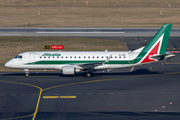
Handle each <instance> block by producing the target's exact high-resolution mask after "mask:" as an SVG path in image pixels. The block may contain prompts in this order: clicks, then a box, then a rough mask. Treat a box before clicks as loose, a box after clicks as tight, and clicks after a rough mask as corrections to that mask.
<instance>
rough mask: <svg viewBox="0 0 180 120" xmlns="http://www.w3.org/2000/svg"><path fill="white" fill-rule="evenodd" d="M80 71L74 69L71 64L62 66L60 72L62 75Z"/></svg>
mask: <svg viewBox="0 0 180 120" xmlns="http://www.w3.org/2000/svg"><path fill="white" fill-rule="evenodd" d="M78 72H80V69H76V68H75V67H73V66H64V67H62V73H63V74H64V75H74V74H75V73H78Z"/></svg>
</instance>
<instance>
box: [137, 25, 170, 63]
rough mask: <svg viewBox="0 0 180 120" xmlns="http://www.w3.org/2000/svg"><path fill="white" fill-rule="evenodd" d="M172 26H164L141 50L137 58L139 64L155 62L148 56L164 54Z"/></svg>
mask: <svg viewBox="0 0 180 120" xmlns="http://www.w3.org/2000/svg"><path fill="white" fill-rule="evenodd" d="M171 27H172V24H164V25H163V26H162V27H161V29H160V30H159V31H158V32H157V33H156V35H155V36H154V37H153V38H152V39H151V40H150V42H149V43H148V44H147V45H146V46H145V47H144V48H143V50H142V51H141V52H140V54H139V55H138V57H137V58H141V60H140V62H141V63H146V62H153V61H156V60H154V59H152V58H150V56H153V55H162V54H165V52H166V48H167V44H168V40H169V35H170V32H171Z"/></svg>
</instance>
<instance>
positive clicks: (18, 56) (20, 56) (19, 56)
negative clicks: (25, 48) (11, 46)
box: [14, 55, 22, 59]
mask: <svg viewBox="0 0 180 120" xmlns="http://www.w3.org/2000/svg"><path fill="white" fill-rule="evenodd" d="M14 58H19V59H22V55H17V56H16V57H14Z"/></svg>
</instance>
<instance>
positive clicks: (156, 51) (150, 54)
mask: <svg viewBox="0 0 180 120" xmlns="http://www.w3.org/2000/svg"><path fill="white" fill-rule="evenodd" d="M159 45H160V41H159V42H158V43H157V45H156V46H155V47H154V48H153V49H152V50H151V51H150V53H149V54H148V55H147V56H146V58H145V59H144V60H143V61H142V62H141V63H146V62H153V61H155V60H154V59H149V56H153V55H154V54H158V48H159V47H160V46H159Z"/></svg>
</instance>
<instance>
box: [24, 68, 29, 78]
mask: <svg viewBox="0 0 180 120" xmlns="http://www.w3.org/2000/svg"><path fill="white" fill-rule="evenodd" d="M24 72H25V73H26V77H28V76H29V69H24Z"/></svg>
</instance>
